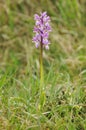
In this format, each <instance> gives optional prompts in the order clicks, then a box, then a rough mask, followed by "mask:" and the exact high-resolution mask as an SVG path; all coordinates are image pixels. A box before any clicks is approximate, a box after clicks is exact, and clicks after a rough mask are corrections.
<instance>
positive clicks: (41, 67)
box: [40, 43, 43, 89]
mask: <svg viewBox="0 0 86 130" xmlns="http://www.w3.org/2000/svg"><path fill="white" fill-rule="evenodd" d="M40 46H41V48H40V85H41V86H40V87H41V89H42V86H43V45H42V43H41V45H40Z"/></svg>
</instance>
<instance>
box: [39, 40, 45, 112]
mask: <svg viewBox="0 0 86 130" xmlns="http://www.w3.org/2000/svg"><path fill="white" fill-rule="evenodd" d="M43 76H44V75H43V44H42V42H41V43H40V104H39V109H40V110H42V107H43V106H44V104H45V91H44V77H43Z"/></svg>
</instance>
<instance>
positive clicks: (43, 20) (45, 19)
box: [33, 12, 51, 110]
mask: <svg viewBox="0 0 86 130" xmlns="http://www.w3.org/2000/svg"><path fill="white" fill-rule="evenodd" d="M34 20H35V21H36V22H35V26H34V30H33V32H34V33H35V36H34V37H33V42H34V43H35V46H36V48H38V47H40V103H39V110H41V109H42V107H43V106H44V104H45V97H46V96H45V91H44V75H43V48H46V49H49V44H50V42H49V40H48V37H49V32H50V31H51V26H50V17H49V16H47V12H43V13H40V16H39V15H38V14H35V15H34Z"/></svg>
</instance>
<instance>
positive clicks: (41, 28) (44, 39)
mask: <svg viewBox="0 0 86 130" xmlns="http://www.w3.org/2000/svg"><path fill="white" fill-rule="evenodd" d="M34 20H35V21H36V23H35V27H34V30H33V32H34V33H35V36H34V37H33V42H34V43H35V46H36V48H38V47H39V46H40V45H41V44H42V46H43V47H45V48H46V49H49V44H50V43H49V40H48V37H49V32H50V31H51V26H50V17H49V16H47V12H43V13H40V16H39V15H38V14H35V15H34Z"/></svg>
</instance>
